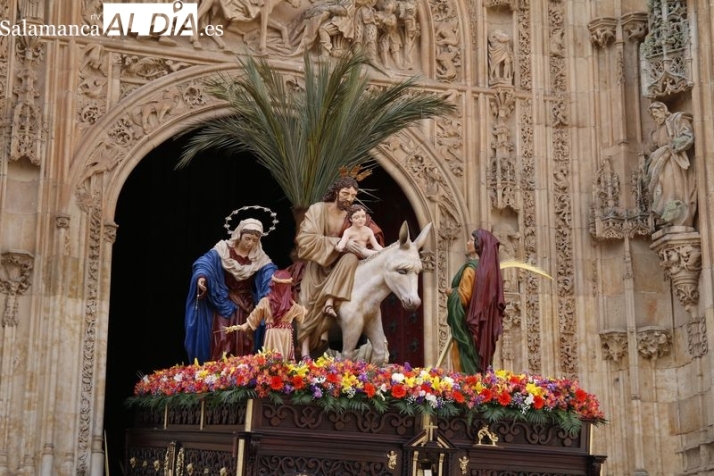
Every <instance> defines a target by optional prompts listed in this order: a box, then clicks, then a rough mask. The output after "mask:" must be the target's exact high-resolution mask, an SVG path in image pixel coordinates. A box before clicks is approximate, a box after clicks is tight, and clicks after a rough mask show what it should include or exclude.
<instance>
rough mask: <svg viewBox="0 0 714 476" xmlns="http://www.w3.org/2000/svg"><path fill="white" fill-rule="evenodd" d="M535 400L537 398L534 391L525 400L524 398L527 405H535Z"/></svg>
mask: <svg viewBox="0 0 714 476" xmlns="http://www.w3.org/2000/svg"><path fill="white" fill-rule="evenodd" d="M533 400H535V397H534V396H533V394H532V393H529V394H528V396H527V397H526V399H525V400H523V403H524V404H525V405H527V406H531V405H533Z"/></svg>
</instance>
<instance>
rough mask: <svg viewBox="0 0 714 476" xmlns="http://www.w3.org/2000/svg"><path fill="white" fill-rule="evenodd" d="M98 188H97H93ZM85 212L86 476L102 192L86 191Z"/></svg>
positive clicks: (82, 421) (81, 436) (81, 456)
mask: <svg viewBox="0 0 714 476" xmlns="http://www.w3.org/2000/svg"><path fill="white" fill-rule="evenodd" d="M97 188H98V187H97ZM86 193H87V195H88V198H87V200H86V202H87V204H88V206H89V208H88V210H87V211H88V213H89V235H88V243H87V249H88V254H87V262H86V269H85V276H86V281H85V296H86V298H85V304H84V323H83V328H82V352H81V355H82V366H81V379H80V382H81V384H80V395H79V415H78V418H79V422H78V428H77V430H78V431H77V463H76V468H77V469H76V470H77V474H89V460H90V456H91V430H92V414H93V406H94V405H93V404H92V402H93V400H94V398H93V394H94V381H95V378H94V373H95V368H96V365H95V349H96V345H97V314H98V309H99V300H100V299H99V298H100V296H99V278H100V276H99V270H100V269H101V242H102V239H101V236H102V195H103V193H102V191H101V190H97V189H92V188H91V185H90V187H89V188H88V189H86Z"/></svg>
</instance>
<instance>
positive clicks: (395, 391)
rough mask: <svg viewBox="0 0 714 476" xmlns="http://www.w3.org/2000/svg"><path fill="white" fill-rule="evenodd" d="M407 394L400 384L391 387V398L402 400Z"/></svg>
mask: <svg viewBox="0 0 714 476" xmlns="http://www.w3.org/2000/svg"><path fill="white" fill-rule="evenodd" d="M406 394H407V389H406V388H405V387H404V385H402V384H397V385H395V386H393V387H392V396H393V397H394V398H404V397H405V396H406Z"/></svg>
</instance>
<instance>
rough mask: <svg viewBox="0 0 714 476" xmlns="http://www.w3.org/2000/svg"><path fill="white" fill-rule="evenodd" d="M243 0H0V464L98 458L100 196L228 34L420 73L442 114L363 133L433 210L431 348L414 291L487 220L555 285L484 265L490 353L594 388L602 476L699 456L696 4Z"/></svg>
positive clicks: (278, 48) (706, 387) (215, 68)
mask: <svg viewBox="0 0 714 476" xmlns="http://www.w3.org/2000/svg"><path fill="white" fill-rule="evenodd" d="M265 1H267V2H272V3H269V4H267V3H262V2H251V1H249V0H243V1H241V2H222V1H216V0H201V1H200V2H199V9H198V14H199V16H200V19H199V24H200V27H201V28H203V27H204V26H205V25H207V24H210V25H214V26H215V25H219V26H220V27H221V30H222V31H223V35H222V36H216V37H213V38H211V37H208V36H207V35H204V36H200V37H194V38H189V37H160V36H153V37H145V38H137V37H133V36H125V37H107V36H94V35H86V36H67V35H64V34H62V32H60V31H58V30H54V31H50V30H49V29H45V30H44V31H43V30H40V29H39V28H40V27H41V26H45V27H47V26H51V25H53V26H58V25H64V26H69V25H86V26H87V27H91V28H95V29H96V28H100V25H101V21H102V2H101V1H98V0H71V1H70V0H62V1H59V0H0V19H1V20H3V23H2V24H0V30H2V31H3V32H5V33H4V34H3V35H2V36H0V99H1V100H0V117H1V118H2V119H1V120H2V129H1V130H2V134H3V144H4V147H3V148H2V149H1V150H0V291H2V297H1V298H0V303H2V306H3V315H2V327H1V328H0V339H1V340H0V342H1V344H0V476H3V475H8V476H9V475H12V476H15V475H46V476H50V475H75V474H76V475H90V474H91V475H100V474H103V471H104V461H103V457H104V444H103V421H102V418H103V411H104V408H103V407H104V398H105V385H106V380H107V379H108V378H109V379H110V378H111V375H105V366H106V356H107V352H106V348H107V345H106V344H107V338H108V336H107V333H108V316H109V291H110V272H111V267H112V243H113V242H114V240H115V238H116V236H117V233H120V231H119V230H120V229H119V228H118V225H121V224H117V223H115V221H114V213H115V208H116V204H117V200H118V197H119V193H120V191H121V190H122V185H123V184H124V182H125V180H126V179H127V177H128V175H129V174H130V173H131V171H132V170H133V168H134V167H136V165H137V164H138V163H139V162H140V161H141V160H142V158H143V157H144V156H145V155H146V154H147V153H148V152H149V151H151V150H152V149H154V148H155V147H157V146H158V145H159V144H161V143H162V142H164V141H166V140H168V139H169V138H171V137H173V136H175V135H176V134H179V133H181V132H183V131H185V130H186V129H187V128H188V127H189V126H190V125H192V124H195V123H196V122H197V121H201V120H204V119H208V118H212V117H216V116H220V115H226V114H228V113H229V111H228V108H227V107H226V105H225V104H222V103H221V102H219V101H217V100H216V99H215V98H213V97H211V96H210V95H209V94H207V92H206V90H205V86H204V81H205V80H206V79H208V78H211V77H213V76H214V75H216V74H218V73H227V74H239V73H240V71H239V70H238V63H237V62H236V59H235V55H234V53H242V54H245V53H246V52H247V53H249V54H262V55H265V56H266V57H267V58H269V60H270V61H271V62H272V63H273V64H274V65H275V66H276V67H277V68H279V69H280V70H282V71H283V72H285V73H286V75H288V77H290V78H292V79H290V82H291V85H292V86H294V87H300V81H301V79H300V65H301V62H302V53H303V51H305V50H308V51H309V54H311V55H313V56H314V58H315V60H316V61H317V60H319V59H320V58H321V57H328V56H336V55H339V54H340V52H342V51H345V50H346V49H347V48H349V47H350V46H352V45H354V44H362V46H363V47H364V48H365V50H366V51H367V52H368V54H370V55H371V56H372V57H373V59H374V63H375V68H374V69H373V70H372V71H370V73H369V74H370V75H371V76H372V78H373V82H374V84H375V86H377V87H378V86H379V85H380V84H387V83H389V82H393V81H398V80H400V79H403V78H405V77H407V76H411V75H413V74H418V75H420V78H421V79H420V85H421V86H422V87H423V88H424V90H427V91H430V92H433V93H434V94H438V95H442V96H444V97H446V98H448V100H449V101H451V102H452V103H453V104H455V105H456V109H457V111H456V113H455V114H454V115H452V116H450V117H445V118H440V119H437V120H434V121H428V122H426V123H424V124H423V125H421V126H420V127H415V128H413V129H411V130H409V131H408V132H405V133H401V134H399V135H397V136H396V137H394V138H392V139H391V140H389V141H387V142H386V143H384V144H383V145H381V146H380V147H379V148H378V149H377V150H375V151H374V154H375V157H376V159H377V161H378V162H379V164H380V165H381V166H382V167H383V168H384V169H385V170H386V171H387V172H388V173H389V174H390V175H391V177H392V178H393V179H394V181H395V182H396V183H397V184H398V185H399V186H400V187H401V188H402V190H403V191H404V193H405V194H406V196H407V197H408V199H409V201H410V204H411V206H412V207H413V208H414V211H415V213H416V215H417V217H418V219H419V221H420V223H421V224H422V225H424V224H426V223H427V222H432V223H433V224H434V231H433V232H432V237H431V238H430V243H429V244H428V245H427V246H426V248H427V250H426V251H425V252H424V255H423V257H424V262H425V272H424V277H423V280H424V286H423V287H424V299H423V306H424V316H425V317H424V319H425V323H424V325H425V335H424V349H425V359H426V362H427V364H429V363H432V364H433V363H434V362H436V359H437V357H438V356H439V354H440V352H441V350H442V349H443V347H444V346H445V344H446V342H447V340H448V337H449V331H448V326H447V325H446V307H445V306H446V302H445V299H444V296H443V295H441V294H440V293H438V292H437V291H436V290H437V289H440V288H446V287H447V286H448V283H449V281H450V278H451V276H452V275H453V273H454V272H455V271H456V269H458V266H459V265H460V264H461V259H462V258H461V257H460V255H459V252H460V250H463V249H464V243H465V241H466V240H467V238H468V235H469V232H470V231H471V230H472V229H474V228H476V227H485V228H488V229H490V230H492V231H493V233H494V234H495V235H496V236H497V237H498V238H499V239H500V241H501V243H502V252H503V256H507V257H514V258H519V259H523V260H525V261H527V262H530V263H533V264H537V265H538V266H540V267H542V268H544V269H545V270H546V271H547V272H549V273H550V274H551V275H552V276H553V278H554V279H553V280H552V281H547V280H544V279H542V278H538V277H535V276H532V275H528V274H517V273H515V272H512V271H509V272H507V273H506V275H505V278H506V294H507V301H508V309H507V313H506V317H505V319H504V334H503V336H502V337H501V339H500V342H499V348H498V350H497V354H496V366H497V367H502V368H508V369H513V370H516V371H520V370H525V371H529V372H533V373H539V374H544V375H551V376H565V377H572V378H577V379H579V380H580V382H581V383H582V385H583V386H584V387H585V388H586V389H587V390H588V391H591V392H593V393H595V394H597V395H598V396H599V397H600V400H601V403H602V406H603V409H604V410H605V412H606V415H607V418H608V419H609V421H610V422H609V424H608V425H606V426H602V427H599V428H596V429H595V430H594V435H593V441H594V447H593V449H592V451H593V453H595V454H604V455H607V462H606V464H605V465H604V469H603V472H604V473H606V474H608V475H645V474H650V475H674V474H677V475H695V474H696V475H704V474H714V394H713V392H712V376H713V374H714V358H713V357H712V354H711V353H709V351H708V350H709V347H710V346H709V337H708V335H709V333H708V332H707V329H708V328H709V329H711V328H712V326H714V306H713V304H712V297H713V294H714V293H713V292H712V289H713V282H712V279H713V278H714V275H713V273H712V262H713V260H714V257H713V253H714V246H713V245H712V236H714V225H713V224H712V222H711V219H710V215H709V210H710V209H711V207H712V206H714V157H713V155H714V153H712V152H711V150H710V147H709V146H708V145H707V144H709V145H710V146H711V145H712V144H713V143H714V124H713V122H714V121H713V118H712V104H713V99H714V98H713V97H712V96H713V95H714V89H713V88H712V84H714V63H712V58H714V51H712V48H713V46H712V45H714V38H712V31H714V6H713V5H712V4H711V3H710V2H709V1H708V0H688V1H685V0H601V1H587V0H376V1H374V0H339V1H330V2H326V1H321V0H316V1H315V2H311V3H310V2H306V1H305V0H303V1H302V3H300V2H294V3H293V2H280V1H279V0H265ZM261 18H263V19H265V20H268V21H267V22H263V23H262V25H263V26H261ZM6 20H7V21H6ZM2 25H6V26H7V28H4V27H3V26H2ZM17 25H23V28H24V30H18V29H13V28H12V27H13V26H17ZM32 27H36V28H38V29H37V30H34V31H33V30H31V28H32ZM18 28H19V27H18ZM6 30H7V31H6ZM83 31H91V29H87V30H83ZM653 104H654V106H653ZM658 118H659V119H658ZM138 212H139V211H137V213H138Z"/></svg>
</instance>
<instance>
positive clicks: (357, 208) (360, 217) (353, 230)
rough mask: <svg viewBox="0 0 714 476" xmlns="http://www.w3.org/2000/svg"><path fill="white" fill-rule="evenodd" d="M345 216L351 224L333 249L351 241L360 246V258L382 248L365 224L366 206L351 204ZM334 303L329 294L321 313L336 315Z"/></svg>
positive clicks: (340, 249) (343, 246) (341, 248)
mask: <svg viewBox="0 0 714 476" xmlns="http://www.w3.org/2000/svg"><path fill="white" fill-rule="evenodd" d="M347 218H348V220H349V222H350V223H351V226H350V227H348V228H347V229H345V231H344V232H343V233H342V239H340V241H339V242H338V243H337V244H336V245H335V250H337V251H339V252H340V253H342V252H343V251H345V249H346V248H347V242H348V241H353V242H355V243H356V244H358V245H359V246H361V247H362V256H358V257H360V258H364V257H367V256H371V255H373V254H375V253H376V252H377V251H379V250H381V249H382V247H381V246H380V244H379V243H377V239H376V238H375V237H374V232H373V231H372V229H371V228H370V227H368V226H366V223H367V209H366V208H364V207H363V206H362V205H352V206H351V207H350V208H349V209H348V210H347ZM368 245H369V246H371V249H370V248H367V246H368ZM334 305H335V302H334V299H333V298H332V297H331V296H328V297H327V299H326V300H325V307H324V310H323V313H324V314H326V315H328V316H331V317H337V312H336V311H335V308H334Z"/></svg>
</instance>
